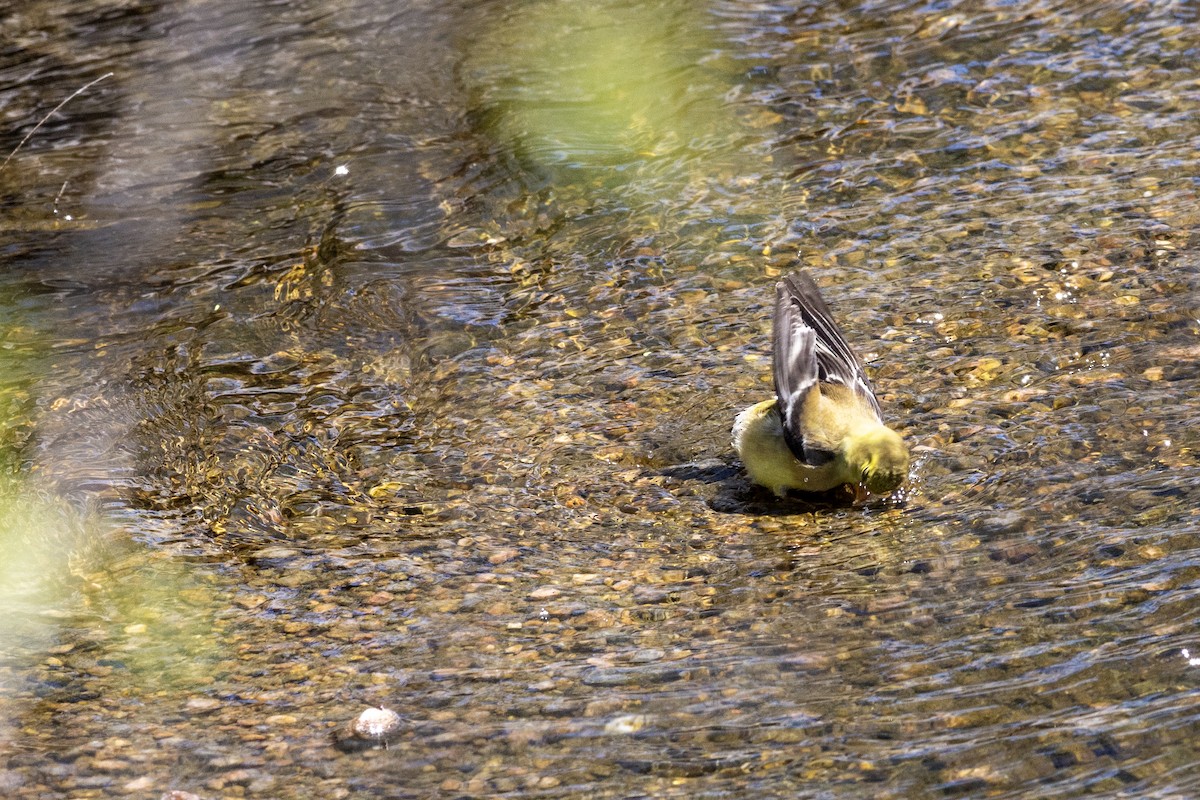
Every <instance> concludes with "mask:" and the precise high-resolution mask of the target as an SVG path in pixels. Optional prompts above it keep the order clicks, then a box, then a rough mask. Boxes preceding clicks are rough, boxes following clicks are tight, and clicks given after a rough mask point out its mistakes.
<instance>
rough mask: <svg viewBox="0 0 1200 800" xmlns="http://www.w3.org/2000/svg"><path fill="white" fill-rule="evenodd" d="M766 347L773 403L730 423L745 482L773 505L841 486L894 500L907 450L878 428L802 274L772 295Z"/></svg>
mask: <svg viewBox="0 0 1200 800" xmlns="http://www.w3.org/2000/svg"><path fill="white" fill-rule="evenodd" d="M772 338H773V343H772V358H771V363H772V369H773V371H774V378H775V397H773V398H771V399H769V400H763V401H762V402H760V403H755V404H754V405H752V406H750V407H749V408H747V409H745V410H743V411H742V412H741V413H739V414H738V415H737V418H736V420H735V421H734V424H733V448H734V450H736V451H737V454H738V456H739V457H741V459H742V463H743V465H744V466H745V469H746V473H747V474H748V475H749V477H750V479H751V480H752V481H753V482H754V483H756V484H758V485H759V486H763V487H766V488H767V489H770V490H771V491H772V492H774V493H775V495H776V496H777V497H784V496H785V495H786V494H787V492H788V490H789V489H797V490H800V491H803V492H814V493H818V492H828V491H830V490H833V489H837V488H838V487H840V486H843V485H849V486H851V487H852V488H854V489H855V491H856V493H858V492H859V491H860V490H861V489H865V490H866V491H867V492H870V493H871V494H876V495H885V494H890V493H891V492H893V491H895V490H896V489H897V488H898V487H899V486H900V484H901V483H903V482H904V480H905V478H906V477H907V476H908V464H909V455H908V446H907V445H906V444H905V443H904V440H903V439H902V438H901V437H900V434H898V433H896V432H895V431H894V430H892V429H891V428H889V427H888V426H887V425H885V424H884V422H883V414H882V412H881V410H880V408H879V401H878V400H877V399H876V398H875V392H874V390H873V389H872V388H871V382H870V380H869V379H868V378H867V374H866V371H865V370H864V369H863V366H862V362H860V361H859V360H858V357H857V356H856V355H855V354H854V351H853V350H852V349H850V345H849V344H848V343H847V342H846V337H845V336H843V335H842V332H841V330H840V329H839V328H838V326H837V323H836V322H834V320H833V315H832V314H830V312H829V307H828V306H827V305H825V300H824V299H823V298H822V297H821V292H820V290H819V289H818V288H817V284H816V282H815V281H814V280H813V279H812V277H811V276H810V275H809V274H808V273H807V272H805V271H803V270H801V271H799V272H796V273H794V274H791V275H787V276H785V277H784V278H783V279H782V280H780V281H779V282H778V283H777V284H776V286H775V317H774V322H773V337H772Z"/></svg>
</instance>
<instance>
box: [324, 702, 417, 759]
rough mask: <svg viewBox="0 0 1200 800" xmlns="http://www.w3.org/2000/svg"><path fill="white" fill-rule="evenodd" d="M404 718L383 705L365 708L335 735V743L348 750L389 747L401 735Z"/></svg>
mask: <svg viewBox="0 0 1200 800" xmlns="http://www.w3.org/2000/svg"><path fill="white" fill-rule="evenodd" d="M403 723H404V719H403V718H402V717H401V716H400V715H399V714H397V713H396V712H395V711H392V710H391V709H390V708H384V707H383V706H372V707H371V708H368V709H366V710H364V711H363V712H362V713H361V714H359V715H358V717H357V718H356V719H355V720H354V721H353V722H352V723H350V724H349V725H348V726H346V727H345V728H344V729H343V730H341V731H340V732H338V733H337V734H335V735H334V743H335V744H336V745H337V746H338V747H339V748H340V749H342V750H345V751H347V752H351V751H355V750H367V749H370V748H379V747H382V748H385V749H386V748H387V746H388V743H389V742H391V741H392V740H394V739H395V738H396V736H397V735H399V733H400V731H401V729H402V727H403Z"/></svg>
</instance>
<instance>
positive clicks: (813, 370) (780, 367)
mask: <svg viewBox="0 0 1200 800" xmlns="http://www.w3.org/2000/svg"><path fill="white" fill-rule="evenodd" d="M775 291H776V297H775V320H774V339H775V342H774V348H773V353H772V365H773V368H774V372H775V395H776V397H777V398H778V403H779V413H780V416H781V417H782V418H783V430H784V435H785V437H786V438H787V442H788V446H789V447H790V448H791V450H792V452H793V453H795V454H796V457H797V458H800V459H801V460H802V461H804V462H805V463H808V464H814V465H815V464H819V463H824V461H828V460H829V459H830V458H832V454H831V453H829V452H828V451H825V450H814V448H813V447H812V444H811V443H810V444H809V446H808V447H805V442H804V430H803V426H802V424H801V411H802V409H803V404H804V399H805V397H806V396H807V395H808V392H810V391H811V390H812V389H813V388H814V387H817V386H818V384H821V383H837V384H841V385H842V386H845V387H846V388H847V389H850V390H851V391H852V392H854V393H855V394H856V395H858V396H860V397H862V398H863V399H864V400H865V401H866V402H867V404H868V405H869V406H870V407H871V408H872V409H873V410H874V412H875V415H876V416H877V417H881V413H880V409H879V401H877V400H876V399H875V392H874V391H873V390H872V389H871V382H870V380H868V379H867V374H866V372H865V371H864V370H863V366H862V363H861V362H859V360H858V357H857V356H855V355H854V351H853V350H851V349H850V345H849V344H848V343H847V342H846V337H844V336H843V335H842V332H841V330H839V329H838V326H837V323H836V322H834V321H833V316H832V315H831V314H830V313H829V307H828V306H826V305H825V301H824V300H823V299H822V298H821V292H820V290H819V289H818V288H817V284H816V283H815V282H814V281H813V279H812V278H811V277H810V276H809V275H808V273H807V272H797V273H795V274H792V275H788V276H787V277H785V278H783V280H781V281H779V283H778V284H776V287H775ZM822 459H824V461H823V460H822Z"/></svg>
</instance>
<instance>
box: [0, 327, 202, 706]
mask: <svg viewBox="0 0 1200 800" xmlns="http://www.w3.org/2000/svg"><path fill="white" fill-rule="evenodd" d="M44 348H45V337H44V336H43V335H40V334H39V333H38V332H36V331H34V330H32V329H27V328H24V327H21V326H19V325H17V324H15V323H13V322H11V320H10V322H9V324H8V325H7V326H4V325H0V620H3V623H2V624H0V654H3V655H4V656H6V657H9V658H13V659H15V661H14V663H24V664H31V663H39V662H40V661H41V660H42V659H44V658H46V657H47V654H49V653H56V654H58V656H56V657H53V658H54V661H56V662H61V663H58V664H57V665H56V666H55V669H56V670H62V671H64V672H65V673H67V674H68V675H69V676H72V677H79V676H80V675H79V674H77V673H82V677H84V678H85V679H86V677H87V673H88V672H89V670H90V669H91V667H90V666H89V665H94V664H95V662H96V661H97V660H98V659H109V660H111V661H112V662H113V663H115V664H121V665H123V666H124V667H125V669H117V670H114V671H112V673H111V678H110V679H109V680H108V682H107V684H106V687H105V690H106V691H114V690H115V691H118V692H121V691H129V692H144V691H153V690H156V689H160V688H165V687H166V686H178V685H180V684H184V685H187V684H194V683H197V682H202V681H205V680H207V679H208V678H209V677H210V676H209V675H207V674H206V668H205V667H204V665H205V664H207V663H211V662H212V660H213V659H214V658H216V657H218V656H219V653H218V652H215V651H219V650H220V649H221V648H220V647H219V642H220V639H219V637H218V634H217V633H216V632H215V630H214V626H215V622H214V615H215V614H216V612H217V610H218V608H219V607H220V598H218V597H216V596H215V594H216V593H215V592H214V591H213V590H212V588H211V587H210V586H209V585H208V584H207V583H206V582H205V579H204V576H203V575H201V576H194V575H192V574H191V572H190V571H189V570H188V565H187V564H181V563H179V562H178V561H176V560H174V559H173V558H172V556H171V554H170V553H168V552H164V551H160V550H154V549H150V548H148V547H145V546H143V545H142V544H140V543H139V542H137V541H136V539H135V537H134V536H132V535H131V534H130V532H129V531H128V530H125V529H123V528H122V527H121V526H120V525H118V524H117V523H116V521H115V520H114V519H112V518H110V517H109V516H108V515H106V514H105V513H103V512H100V511H97V510H95V509H94V508H92V507H91V505H90V503H89V502H88V501H87V500H86V493H84V492H71V491H70V486H69V485H67V486H65V487H60V486H58V485H57V484H56V483H55V481H56V480H61V481H62V482H63V483H66V484H70V480H69V479H65V478H63V477H62V476H70V475H76V474H87V475H89V476H90V477H92V478H93V479H94V477H95V475H96V469H95V465H89V466H90V467H93V468H92V469H88V470H82V469H80V468H79V464H78V463H76V462H78V461H79V460H80V459H81V458H84V459H86V456H81V455H80V453H78V452H75V451H74V450H72V449H71V446H70V444H69V443H70V442H71V441H72V440H73V439H76V438H81V437H82V436H84V431H82V430H79V431H78V434H79V436H77V437H73V436H70V435H62V431H63V429H64V428H67V429H68V430H69V429H70V426H71V425H75V426H76V427H79V428H81V427H82V426H84V425H92V426H94V425H95V424H97V418H96V417H89V418H88V419H87V421H86V422H82V421H75V422H73V421H72V420H73V417H72V416H71V413H70V411H71V409H72V408H73V407H74V404H73V403H72V402H71V401H70V400H63V399H61V398H60V399H58V400H56V399H54V398H44V397H43V398H42V400H43V402H41V403H38V402H36V400H37V398H38V396H39V392H44V391H46V389H45V388H44V387H45V385H46V384H44V383H43V382H42V377H43V376H40V375H39V371H40V369H41V367H40V359H39V352H40V351H42V350H43V349H44ZM107 400H111V401H113V402H111V403H110V402H105V403H101V404H98V405H101V406H103V407H106V408H107V407H110V406H112V407H115V406H117V405H119V402H118V401H119V398H106V401H107ZM100 421H101V424H104V423H105V422H107V424H108V425H109V426H111V429H112V430H111V433H112V436H113V438H119V436H120V435H121V432H122V430H123V428H122V425H123V423H122V422H121V417H120V415H119V414H116V413H113V414H110V415H109V416H108V418H107V420H106V421H105V420H104V418H101V419H100ZM43 428H50V429H53V430H55V431H56V432H57V433H58V434H59V435H57V436H53V437H51V436H47V435H46V431H45V430H43ZM39 432H41V438H43V439H46V440H47V441H42V443H41V444H40V446H39V447H38V449H37V450H36V451H35V450H34V448H32V447H30V446H29V443H30V442H37V441H39ZM89 432H91V431H89ZM60 441H61V442H67V443H68V444H67V445H66V446H65V447H63V446H59V444H58V442H60ZM68 494H69V495H70V496H68ZM81 498H84V499H81ZM80 653H86V654H87V655H86V656H81V660H80V661H79V662H78V663H75V655H72V654H80ZM0 664H2V662H0ZM123 676H127V677H128V681H129V682H128V684H126V685H125V686H123V687H122V686H121V680H122V677H123ZM4 684H5V676H4V674H3V673H0V691H2V690H3V689H4V688H5V686H4Z"/></svg>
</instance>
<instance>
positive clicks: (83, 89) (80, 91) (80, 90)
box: [0, 72, 112, 169]
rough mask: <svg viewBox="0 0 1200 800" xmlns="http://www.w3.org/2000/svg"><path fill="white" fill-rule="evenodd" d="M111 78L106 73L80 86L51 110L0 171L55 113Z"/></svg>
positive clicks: (3, 164)
mask: <svg viewBox="0 0 1200 800" xmlns="http://www.w3.org/2000/svg"><path fill="white" fill-rule="evenodd" d="M111 77H112V73H111V72H106V73H104V74H103V75H101V76H100V77H99V78H96V80H94V81H92V82H91V83H88V84H85V85H83V86H80V87H79V88H78V89H76V90H75V91H74V92H72V93H71V96H70V97H68V98H67V99H66V100H63V101H62V102H61V103H59V104H58V105H56V106H55V107H54V108H52V109H50V113H49V114H47V115H46V116H44V117H42V121H41V122H39V123H38V124H37V125H34V126H33V130H31V131H30V132H29V133H27V134H25V138H24V139H22V140H21V141H20V143H18V144H17V146H16V147H14V148H13V151H12V152H11V153H9V154H8V158H6V159H4V161H3V162H0V169H4V168H5V167H7V166H8V162H9V161H12V157H13V156H15V155H16V154H17V151H18V150H20V149H21V148H22V147H24V146H25V143H26V142H28V141H29V137H30V136H33V135H34V134H35V133H37V129H38V128H40V127H42V126H43V125H45V124H46V120H48V119H50V117H52V116H54V112H55V111H58V110H59V109H60V108H62V107H63V106H65V105H66V104H67V103H69V102H71V101H72V100H74V99H75V98H76V97H78V96H79V95H81V94H83V93H84V92H86V91H87V90H88V89H90V88H92V87H93V86H95V85H96V84H97V83H99V82H100V81H102V80H104V79H105V78H111Z"/></svg>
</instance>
